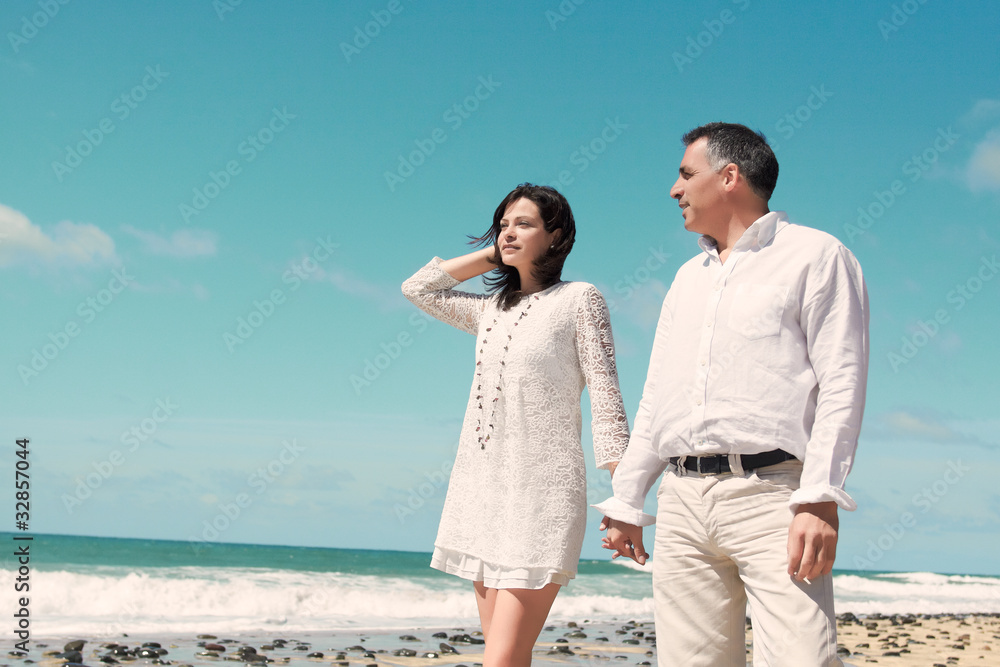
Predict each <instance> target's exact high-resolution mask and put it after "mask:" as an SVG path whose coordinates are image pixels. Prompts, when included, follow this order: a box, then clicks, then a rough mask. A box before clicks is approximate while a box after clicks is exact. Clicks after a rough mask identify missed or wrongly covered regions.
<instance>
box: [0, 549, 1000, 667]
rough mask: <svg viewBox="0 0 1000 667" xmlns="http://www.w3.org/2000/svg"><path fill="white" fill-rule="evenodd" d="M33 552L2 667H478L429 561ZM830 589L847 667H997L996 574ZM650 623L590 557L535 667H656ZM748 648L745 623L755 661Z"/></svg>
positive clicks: (645, 606) (8, 568)
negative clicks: (21, 629)
mask: <svg viewBox="0 0 1000 667" xmlns="http://www.w3.org/2000/svg"><path fill="white" fill-rule="evenodd" d="M32 544H33V546H32V556H33V557H32V562H31V563H32V567H31V573H30V585H31V590H30V591H28V595H29V596H30V601H29V607H30V609H29V611H30V638H29V640H28V642H27V648H28V652H29V655H28V656H27V657H26V658H25V657H17V656H15V655H11V654H10V653H9V652H10V651H12V649H14V648H15V647H14V646H13V642H14V641H16V640H15V639H13V635H8V638H9V641H6V642H2V643H0V654H2V655H3V656H4V657H2V658H0V667H4V665H7V666H9V667H24V666H26V665H27V664H29V663H28V662H27V660H32V661H34V662H35V663H40V664H42V665H44V666H45V667H57V666H59V665H63V664H66V663H68V662H76V663H81V664H85V665H89V666H90V667H99V666H100V665H101V663H104V664H106V665H115V664H121V663H129V662H134V663H135V664H136V665H152V664H161V663H162V664H167V663H169V664H171V665H177V666H180V665H192V666H194V665H198V666H199V667H202V666H205V665H212V664H219V663H223V662H244V663H247V664H255V663H265V664H266V663H267V662H273V663H278V664H289V665H291V664H301V665H303V666H304V665H307V664H310V663H311V664H315V665H326V664H335V665H336V667H365V666H367V665H377V666H379V667H429V666H432V665H440V666H441V667H454V666H457V665H465V666H466V667H474V666H475V664H476V663H478V662H481V661H482V644H479V643H477V642H479V641H482V639H481V636H480V635H478V634H477V631H478V629H479V619H478V615H477V610H476V605H475V601H474V598H473V595H472V591H471V586H470V585H469V583H468V582H467V581H464V580H461V579H458V578H456V577H451V576H448V575H445V574H442V573H440V572H437V571H436V570H432V569H430V568H429V567H428V565H427V563H428V560H429V558H430V555H429V554H427V553H417V552H398V551H377V550H356V549H329V548H314V547H288V546H274V545H272V546H263V545H238V544H211V545H201V544H198V545H192V544H190V543H187V542H179V541H165V540H134V539H120V538H94V537H72V536H52V535H37V536H35V539H34V541H33V543H32ZM652 567H655V558H654V559H653V561H652ZM15 576H16V570H15V568H14V566H13V565H12V564H10V563H7V564H6V565H5V566H4V567H0V577H6V578H7V580H8V581H12V580H13V578H14V577H15ZM833 588H834V595H835V597H836V608H837V612H838V614H839V616H838V633H839V642H838V643H839V645H840V647H841V649H842V657H843V659H844V662H845V664H847V665H853V666H854V667H858V666H860V665H864V664H868V663H875V662H877V664H879V665H925V666H928V667H933V666H934V665H987V666H989V665H994V666H997V667H1000V639H998V637H1000V577H998V576H995V575H969V574H939V573H932V572H867V571H857V570H844V571H837V570H835V571H834V575H833ZM13 602H14V600H13V596H7V597H6V598H5V599H4V603H5V604H6V605H7V611H5V612H4V613H6V614H11V613H13V607H12V603H13ZM8 618H9V616H8ZM652 621H653V601H652V581H651V577H650V567H639V566H638V565H635V564H634V563H632V561H626V560H624V559H619V560H617V561H613V562H612V561H607V560H604V561H599V560H586V559H585V560H582V561H581V562H580V570H579V572H578V574H577V577H576V579H574V580H573V581H572V582H571V583H570V585H569V586H567V587H566V589H565V591H562V592H560V594H559V596H558V597H557V598H556V601H555V604H554V605H553V607H552V611H551V612H550V614H549V619H548V625H547V626H546V628H545V630H544V631H543V632H542V634H541V636H540V637H539V641H538V643H537V646H536V649H535V652H534V659H535V662H537V663H539V664H550V663H551V664H561V665H582V664H588V665H590V663H601V664H604V663H619V662H620V663H623V664H627V665H641V664H642V663H646V662H648V663H650V665H655V664H656V651H658V650H669V646H670V641H669V638H664V637H660V638H658V639H659V641H657V638H656V636H655V630H654V628H653V622H652ZM71 642H83V643H82V646H80V647H78V648H77V649H76V650H79V654H78V655H77V654H74V653H70V654H68V655H67V654H66V650H67V645H68V644H70V643H71ZM149 643H154V644H159V646H146V647H143V645H144V644H149ZM657 644H658V645H657ZM212 645H214V646H212ZM442 645H445V646H442ZM242 647H248V648H245V649H243V648H242ZM446 647H451V649H454V651H456V652H455V653H451V652H450V650H451V649H448V648H446ZM70 648H73V647H72V646H71V647H70ZM142 648H146V649H147V650H146V651H145V652H144V653H140V650H141V649H142ZM251 649H252V650H251ZM752 651H753V629H752V627H749V624H748V628H747V659H748V661H749V660H750V659H751V656H752ZM397 653H401V654H399V655H397ZM319 654H322V655H319ZM427 654H435V655H434V656H433V657H430V656H428V655H427ZM255 656H256V657H255ZM310 656H312V657H310ZM425 656H427V657H425ZM265 658H266V660H265ZM155 660H159V661H160V662H154V661H155ZM113 661H117V662H113Z"/></svg>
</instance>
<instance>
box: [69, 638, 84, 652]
mask: <svg viewBox="0 0 1000 667" xmlns="http://www.w3.org/2000/svg"><path fill="white" fill-rule="evenodd" d="M86 643H87V641H86V640H85V639H74V640H73V641H71V642H66V645H65V646H63V650H64V651H82V650H83V645H84V644H86Z"/></svg>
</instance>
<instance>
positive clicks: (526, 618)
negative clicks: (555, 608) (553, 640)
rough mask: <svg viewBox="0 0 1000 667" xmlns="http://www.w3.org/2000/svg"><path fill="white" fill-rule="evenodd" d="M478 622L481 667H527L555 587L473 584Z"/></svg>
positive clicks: (552, 598)
mask: <svg viewBox="0 0 1000 667" xmlns="http://www.w3.org/2000/svg"><path fill="white" fill-rule="evenodd" d="M475 588H476V603H477V604H478V605H479V620H480V622H481V623H482V625H483V635H484V636H485V637H486V655H485V657H484V658H483V667H528V665H530V664H531V649H532V648H534V646H535V641H536V640H537V639H538V635H539V634H541V632H542V628H543V627H544V626H545V619H546V618H547V617H548V615H549V609H551V608H552V603H553V602H554V601H555V599H556V595H557V594H558V593H559V588H560V586H559V584H548V585H547V586H545V587H544V588H540V589H538V590H528V589H524V588H503V589H496V588H486V587H485V586H483V585H482V583H481V582H476V584H475Z"/></svg>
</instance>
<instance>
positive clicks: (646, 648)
mask: <svg viewBox="0 0 1000 667" xmlns="http://www.w3.org/2000/svg"><path fill="white" fill-rule="evenodd" d="M748 625H749V623H748ZM837 627H838V645H839V646H840V653H841V658H842V659H843V660H844V663H845V665H851V666H854V667H859V666H860V665H864V664H872V663H877V664H879V665H899V666H913V667H917V666H920V667H936V666H938V665H944V666H951V665H958V666H962V665H982V666H996V665H1000V614H971V615H967V614H960V615H951V614H941V615H931V614H921V615H900V614H895V615H891V616H884V615H881V614H870V615H859V616H855V615H854V614H852V613H845V614H841V615H840V616H839V617H838V623H837ZM81 640H82V641H83V642H84V643H83V645H82V647H80V641H81ZM481 641H482V635H481V634H480V633H479V632H478V628H476V627H473V626H455V627H448V628H414V629H412V630H410V631H400V630H399V629H394V630H391V631H390V630H384V629H383V630H378V631H371V632H366V631H347V632H330V633H315V632H305V633H303V632H299V633H293V634H287V635H286V634H282V633H277V634H275V633H263V632H261V633H250V634H245V635H236V636H225V635H213V634H202V635H193V634H192V635H189V636H180V637H163V636H156V635H155V634H150V635H142V636H139V635H136V636H128V635H124V634H123V635H122V636H120V637H115V638H103V639H100V640H90V639H85V638H82V637H66V638H51V639H38V640H35V641H34V642H33V644H32V645H31V652H30V656H29V657H30V658H31V659H33V660H34V661H36V662H38V663H39V664H41V665H42V666H43V667H56V666H58V665H63V664H66V663H67V662H70V661H73V662H80V663H82V664H85V665H91V666H92V667H97V666H98V665H100V664H102V662H104V663H106V664H116V663H115V662H111V661H117V662H118V663H129V662H134V663H136V664H137V665H138V664H171V665H177V666H182V665H191V666H192V667H195V666H197V667H204V666H207V665H218V664H219V663H221V662H241V663H244V664H250V665H254V664H267V663H271V662H273V663H276V664H287V665H295V664H299V665H309V664H312V665H325V664H330V665H335V666H336V667H355V666H357V667H371V666H373V665H376V666H379V667H434V666H440V667H458V666H459V665H464V666H465V667H475V666H476V665H477V664H481V663H482V659H483V646H482V644H481V643H479V642H481ZM73 642H75V644H74V643H73ZM143 648H145V651H144V652H143ZM66 649H70V650H71V651H72V650H76V649H79V656H75V655H72V654H70V653H68V652H67V650H66ZM657 650H661V649H658V648H657V646H656V635H655V630H654V628H653V623H652V622H651V621H649V620H645V621H643V620H632V621H625V622H607V621H600V622H591V621H588V620H581V621H579V622H577V621H569V622H564V623H557V624H550V625H548V626H546V628H545V630H544V631H543V632H542V634H541V636H540V637H539V641H538V643H537V644H536V645H535V650H534V656H533V662H534V663H536V664H540V665H546V664H552V665H592V664H594V663H600V664H603V663H609V664H617V663H620V664H626V665H655V664H656V651H657ZM662 650H669V642H668V641H666V642H664V646H663V648H662ZM136 654H138V655H136ZM752 655H753V631H752V628H749V627H748V631H747V664H748V665H749V664H751V660H752ZM76 658H78V660H76ZM71 659H72V660H71ZM26 662H27V661H26V660H25V659H24V658H19V657H16V656H14V655H13V654H8V655H7V656H6V657H5V659H4V660H3V661H2V662H0V667H18V666H19V665H23V664H25V663H26Z"/></svg>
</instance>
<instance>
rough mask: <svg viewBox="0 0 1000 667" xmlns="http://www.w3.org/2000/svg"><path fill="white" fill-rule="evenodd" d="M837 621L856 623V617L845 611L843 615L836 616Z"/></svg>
mask: <svg viewBox="0 0 1000 667" xmlns="http://www.w3.org/2000/svg"><path fill="white" fill-rule="evenodd" d="M837 620H838V621H840V622H841V623H857V622H858V617H857V616H855V615H854V614H852V613H851V612H849V611H847V612H844V613H843V614H838V615H837Z"/></svg>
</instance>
